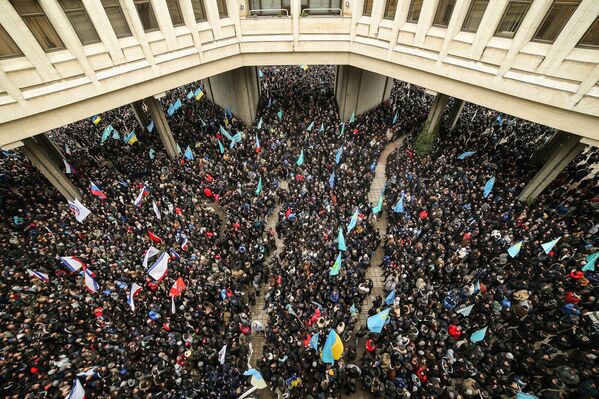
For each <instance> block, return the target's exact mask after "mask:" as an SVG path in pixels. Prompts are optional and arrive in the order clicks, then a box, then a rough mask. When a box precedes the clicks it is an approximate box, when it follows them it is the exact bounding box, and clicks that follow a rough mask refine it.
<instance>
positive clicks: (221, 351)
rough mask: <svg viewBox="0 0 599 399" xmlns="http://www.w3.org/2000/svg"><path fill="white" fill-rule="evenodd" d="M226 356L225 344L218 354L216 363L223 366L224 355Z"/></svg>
mask: <svg viewBox="0 0 599 399" xmlns="http://www.w3.org/2000/svg"><path fill="white" fill-rule="evenodd" d="M226 354H227V344H225V346H223V348H222V349H221V350H220V352H218V361H219V362H220V364H225V355H226Z"/></svg>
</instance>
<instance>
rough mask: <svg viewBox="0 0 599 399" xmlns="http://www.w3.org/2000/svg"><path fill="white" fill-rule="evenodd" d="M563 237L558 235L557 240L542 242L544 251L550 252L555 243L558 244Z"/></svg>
mask: <svg viewBox="0 0 599 399" xmlns="http://www.w3.org/2000/svg"><path fill="white" fill-rule="evenodd" d="M561 239H562V238H561V237H558V238H556V239H555V240H551V241H549V242H546V243H545V244H541V246H542V247H543V251H545V253H546V254H549V252H551V250H552V249H553V247H555V244H557V242H558V241H559V240H561Z"/></svg>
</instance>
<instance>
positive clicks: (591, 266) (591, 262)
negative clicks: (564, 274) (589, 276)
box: [581, 252, 599, 272]
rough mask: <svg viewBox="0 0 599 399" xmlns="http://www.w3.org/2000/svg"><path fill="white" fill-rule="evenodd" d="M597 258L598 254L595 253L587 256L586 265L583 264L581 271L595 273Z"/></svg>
mask: <svg viewBox="0 0 599 399" xmlns="http://www.w3.org/2000/svg"><path fill="white" fill-rule="evenodd" d="M597 258H599V252H595V253H594V254H590V255H587V257H586V263H585V264H584V266H583V267H582V269H581V270H582V271H583V272H586V271H589V270H590V271H592V272H594V271H595V262H596V261H597Z"/></svg>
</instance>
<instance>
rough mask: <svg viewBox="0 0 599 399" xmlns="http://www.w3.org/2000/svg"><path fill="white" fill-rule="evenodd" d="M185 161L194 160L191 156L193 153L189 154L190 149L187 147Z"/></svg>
mask: <svg viewBox="0 0 599 399" xmlns="http://www.w3.org/2000/svg"><path fill="white" fill-rule="evenodd" d="M185 159H187V160H188V161H193V160H194V159H195V157H194V156H193V152H191V148H189V146H187V148H186V149H185Z"/></svg>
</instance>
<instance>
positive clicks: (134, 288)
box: [127, 283, 141, 312]
mask: <svg viewBox="0 0 599 399" xmlns="http://www.w3.org/2000/svg"><path fill="white" fill-rule="evenodd" d="M139 291H141V286H140V285H139V284H137V283H133V285H131V291H129V297H128V298H127V303H128V304H129V306H131V310H132V311H133V312H135V302H134V301H133V299H134V298H135V296H136V295H137V294H139Z"/></svg>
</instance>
